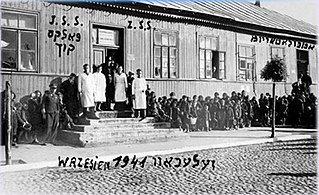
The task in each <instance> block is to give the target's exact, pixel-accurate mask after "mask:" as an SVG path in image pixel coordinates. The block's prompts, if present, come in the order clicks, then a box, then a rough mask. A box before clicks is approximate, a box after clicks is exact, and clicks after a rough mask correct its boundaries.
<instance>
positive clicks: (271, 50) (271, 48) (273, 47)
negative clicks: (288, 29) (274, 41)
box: [270, 46, 286, 61]
mask: <svg viewBox="0 0 319 195" xmlns="http://www.w3.org/2000/svg"><path fill="white" fill-rule="evenodd" d="M273 49H281V50H282V56H283V57H282V58H280V59H282V60H284V61H285V60H286V53H285V52H286V51H285V48H284V47H279V46H270V59H273V58H274V57H273ZM278 57H279V56H278Z"/></svg>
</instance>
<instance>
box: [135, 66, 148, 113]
mask: <svg viewBox="0 0 319 195" xmlns="http://www.w3.org/2000/svg"><path fill="white" fill-rule="evenodd" d="M136 74H137V78H135V79H134V80H133V83H132V99H133V107H134V110H135V117H136V118H137V117H139V116H140V117H141V118H142V119H144V118H145V117H146V94H145V91H146V89H147V84H146V80H145V79H144V78H142V70H141V69H137V70H136Z"/></svg>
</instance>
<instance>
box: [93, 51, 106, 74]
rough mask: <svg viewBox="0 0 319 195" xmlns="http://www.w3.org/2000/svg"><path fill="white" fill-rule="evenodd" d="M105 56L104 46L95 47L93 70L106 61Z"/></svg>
mask: <svg viewBox="0 0 319 195" xmlns="http://www.w3.org/2000/svg"><path fill="white" fill-rule="evenodd" d="M105 56H106V55H105V49H104V48H93V72H95V70H96V67H97V66H99V65H101V64H104V63H105V58H106V57H105Z"/></svg>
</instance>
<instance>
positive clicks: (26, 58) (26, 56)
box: [20, 51, 36, 70]
mask: <svg viewBox="0 0 319 195" xmlns="http://www.w3.org/2000/svg"><path fill="white" fill-rule="evenodd" d="M20 68H21V70H35V68H36V60H35V53H34V52H25V51H22V52H21V66H20Z"/></svg>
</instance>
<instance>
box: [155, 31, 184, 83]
mask: <svg viewBox="0 0 319 195" xmlns="http://www.w3.org/2000/svg"><path fill="white" fill-rule="evenodd" d="M156 33H158V34H160V42H161V43H158V42H157V41H156V40H157V38H156ZM152 34H153V45H152V47H153V48H152V49H153V68H152V69H153V73H152V76H153V78H155V79H177V78H179V76H178V75H179V74H178V67H179V33H178V31H171V30H163V29H156V30H154V31H153V33H152ZM163 35H167V44H164V43H163V41H162V40H163ZM172 35H174V36H175V41H173V42H175V44H171V42H170V41H171V39H170V37H174V36H172ZM163 48H166V49H167V50H166V51H167V52H166V53H167V56H163V51H164V49H163ZM174 49H175V56H174V55H171V51H172V50H174ZM156 50H157V51H159V55H156V54H157V52H156ZM164 58H165V59H164ZM163 60H167V66H166V67H165V69H166V73H167V76H164V75H163ZM172 60H174V61H175V66H172V65H171V63H172ZM156 61H157V62H159V64H160V65H159V66H157V63H156ZM158 67H159V69H156V68H158ZM172 67H175V73H176V74H175V76H172V75H171V69H172ZM157 71H158V76H156V75H157V74H156V72H157Z"/></svg>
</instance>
